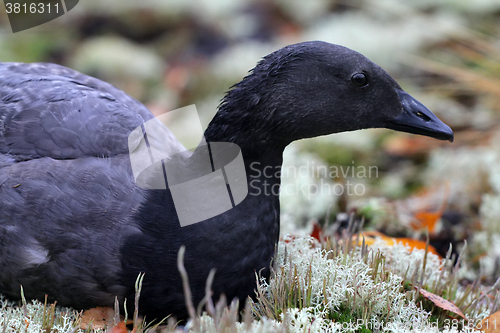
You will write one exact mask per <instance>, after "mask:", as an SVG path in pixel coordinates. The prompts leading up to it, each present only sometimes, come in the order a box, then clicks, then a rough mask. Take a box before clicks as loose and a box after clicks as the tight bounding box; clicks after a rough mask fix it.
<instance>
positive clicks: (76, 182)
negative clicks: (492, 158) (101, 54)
mask: <svg viewBox="0 0 500 333" xmlns="http://www.w3.org/2000/svg"><path fill="white" fill-rule="evenodd" d="M152 118H153V116H152V114H151V113H150V112H149V111H148V110H147V109H146V108H145V107H144V106H143V105H142V104H140V103H139V102H137V101H136V100H134V99H132V98H131V97H129V96H128V95H126V94H125V93H124V92H122V91H120V90H118V89H117V88H115V87H113V86H111V85H109V84H107V83H105V82H102V81H100V80H97V79H95V78H92V77H89V76H86V75H83V74H80V73H78V72H76V71H73V70H71V69H68V68H65V67H62V66H59V65H54V64H22V63H3V64H0V293H2V294H4V295H7V296H8V297H11V298H18V297H19V294H20V285H21V284H22V285H23V287H24V292H25V295H26V297H27V298H37V299H43V298H44V297H45V294H48V295H49V299H51V300H57V301H58V304H60V305H66V306H72V307H75V308H90V307H94V306H111V305H112V304H113V301H114V298H115V296H118V298H119V299H120V300H122V299H123V298H127V299H129V300H132V299H133V295H134V282H135V280H136V278H137V276H138V274H139V273H140V272H145V278H144V284H143V291H142V295H141V301H140V308H141V311H142V312H143V313H144V314H146V315H147V316H148V318H155V317H161V318H163V317H165V316H166V315H168V314H174V315H176V316H177V317H178V318H184V317H186V316H187V311H186V307H185V302H184V294H183V290H182V285H181V279H180V276H179V273H178V270H177V266H176V258H177V253H178V250H179V248H180V247H181V246H182V245H185V246H186V255H185V266H186V269H187V272H188V274H189V279H190V283H191V289H192V294H193V295H192V297H193V302H194V303H195V304H198V302H200V301H201V299H202V298H203V296H204V288H205V283H206V279H207V276H208V274H209V272H210V270H211V269H212V268H215V269H216V274H215V280H214V284H213V290H214V296H215V297H218V295H220V294H221V293H224V294H225V295H226V297H227V298H228V299H233V298H235V297H236V298H239V299H244V298H245V297H246V296H247V295H252V294H253V290H254V287H255V272H256V271H260V270H261V269H262V268H266V267H268V266H269V264H270V261H271V259H272V256H273V253H274V251H275V245H276V243H277V241H278V234H279V215H280V214H279V199H278V197H277V196H274V195H272V194H271V195H266V193H267V192H264V191H262V192H261V193H260V194H259V195H247V196H246V198H245V199H244V200H243V201H242V202H241V203H240V204H238V205H236V207H234V208H233V209H230V210H228V211H226V212H225V213H222V214H220V215H217V216H215V217H213V218H210V219H207V220H205V221H202V222H199V223H195V224H192V225H188V226H185V227H181V226H180V223H179V219H178V216H177V213H176V210H175V207H174V204H173V199H172V193H171V191H170V190H169V189H166V190H161V189H160V190H147V189H143V188H141V187H138V186H137V185H136V184H135V182H134V178H133V176H132V171H131V162H130V159H129V155H128V144H127V140H128V136H129V134H130V133H131V131H132V130H134V129H135V128H136V127H138V126H141V124H143V123H144V122H145V121H147V120H150V119H152ZM364 128H389V129H395V130H399V131H404V132H410V133H416V134H422V135H427V136H430V137H434V138H437V139H441V140H450V141H452V140H453V132H452V130H451V129H450V128H449V127H448V126H446V125H445V124H444V123H442V122H441V121H440V120H439V119H438V118H437V117H436V116H435V115H434V114H433V113H432V112H431V111H429V110H428V109H427V108H426V107H425V106H423V105H422V104H421V103H419V102H418V101H417V100H415V99H414V98H412V97H411V96H410V95H409V94H407V93H406V92H404V91H403V90H402V89H401V87H400V86H399V85H398V84H397V83H396V81H395V80H394V79H392V78H391V76H389V75H388V74H387V73H386V72H385V71H384V70H383V69H381V68H380V67H379V66H377V65H375V64H374V63H373V62H371V61H370V60H368V59H367V58H365V57H364V56H363V55H361V54H359V53H357V52H354V51H352V50H350V49H347V48H345V47H342V46H338V45H333V44H328V43H324V42H318V41H315V42H304V43H299V44H295V45H290V46H287V47H284V48H282V49H280V50H278V51H276V52H274V53H271V54H270V55H268V56H266V57H264V58H263V59H262V60H261V61H260V62H259V63H258V64H257V66H256V67H255V68H254V69H253V70H252V71H251V72H250V74H249V75H248V76H247V77H245V78H244V79H243V80H242V81H241V82H240V83H238V84H236V85H235V86H234V87H233V88H232V89H231V90H230V91H229V92H228V93H227V94H226V96H225V97H224V99H223V101H222V103H221V105H220V107H219V110H218V112H217V114H216V115H215V117H214V119H213V120H212V122H211V123H210V125H209V126H208V128H207V130H206V131H205V139H206V141H207V142H230V143H234V144H237V145H238V146H239V147H240V149H241V152H242V156H243V160H244V165H245V168H246V172H247V176H248V177H255V172H253V174H252V171H251V170H249V166H250V164H252V163H253V162H258V163H256V164H254V165H253V168H255V167H257V166H260V167H261V168H264V167H266V166H273V167H276V166H280V165H281V163H282V152H283V150H284V148H285V147H286V146H287V145H288V144H289V143H290V142H292V141H294V140H298V139H302V138H310V137H315V136H319V135H325V134H331V133H338V132H343V131H353V130H358V129H364ZM163 144H164V146H165V147H166V148H168V147H169V146H176V145H178V142H177V141H176V139H175V137H173V135H171V134H168V135H167V137H166V138H165V141H164V142H163ZM261 177H263V175H261ZM248 180H249V181H250V179H248ZM252 180H254V183H253V186H257V184H259V182H255V179H252ZM257 180H262V181H264V179H259V178H258V177H257ZM265 181H266V182H267V186H269V185H271V186H272V185H274V184H279V182H280V179H279V178H271V179H265ZM267 194H269V193H267ZM262 274H264V276H265V275H266V274H269V269H268V268H266V269H264V270H263V271H262ZM129 303H132V302H129Z"/></svg>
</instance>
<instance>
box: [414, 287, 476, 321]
mask: <svg viewBox="0 0 500 333" xmlns="http://www.w3.org/2000/svg"><path fill="white" fill-rule="evenodd" d="M415 288H417V287H415ZM417 289H418V288H417ZM419 292H420V293H421V294H422V296H424V297H425V298H427V299H428V300H429V301H431V302H432V303H434V304H435V305H436V306H438V307H440V308H441V309H444V310H448V311H451V312H453V313H456V314H457V315H459V316H460V317H462V318H464V319H467V318H465V315H464V314H463V313H462V311H461V310H460V309H459V308H458V306H456V305H455V304H453V303H452V302H450V301H448V300H446V299H444V298H442V297H441V296H438V295H436V294H433V293H431V292H430V291H427V290H425V289H422V288H420V289H419Z"/></svg>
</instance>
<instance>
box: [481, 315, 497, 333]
mask: <svg viewBox="0 0 500 333" xmlns="http://www.w3.org/2000/svg"><path fill="white" fill-rule="evenodd" d="M476 329H478V330H480V331H481V332H484V333H494V332H499V331H500V311H497V312H495V313H494V314H492V315H490V316H488V317H486V318H484V319H483V320H481V322H480V323H479V324H478V325H477V326H476Z"/></svg>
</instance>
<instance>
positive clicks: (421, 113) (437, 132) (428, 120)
mask: <svg viewBox="0 0 500 333" xmlns="http://www.w3.org/2000/svg"><path fill="white" fill-rule="evenodd" d="M397 92H398V95H399V99H400V100H401V105H402V106H403V112H401V114H400V115H399V116H397V117H396V118H393V119H391V120H389V122H388V124H387V125H386V126H385V127H386V128H389V129H393V130H396V131H400V132H407V133H413V134H420V135H425V136H430V137H431V138H435V139H439V140H448V141H450V142H453V137H454V136H453V131H452V130H451V128H450V127H449V126H448V125H446V124H445V123H443V122H442V121H441V120H439V118H438V117H436V115H434V113H432V112H431V110H429V109H428V108H426V107H425V106H424V105H423V104H422V103H420V102H419V101H417V100H416V99H415V98H413V97H411V96H410V95H409V94H408V93H406V92H404V91H402V90H398V91H397Z"/></svg>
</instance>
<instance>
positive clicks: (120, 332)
mask: <svg viewBox="0 0 500 333" xmlns="http://www.w3.org/2000/svg"><path fill="white" fill-rule="evenodd" d="M127 332H128V331H127V326H125V323H124V322H123V321H121V322H119V323H118V325H116V326H113V327H112V328H111V329H109V330H108V331H107V333H127Z"/></svg>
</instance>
